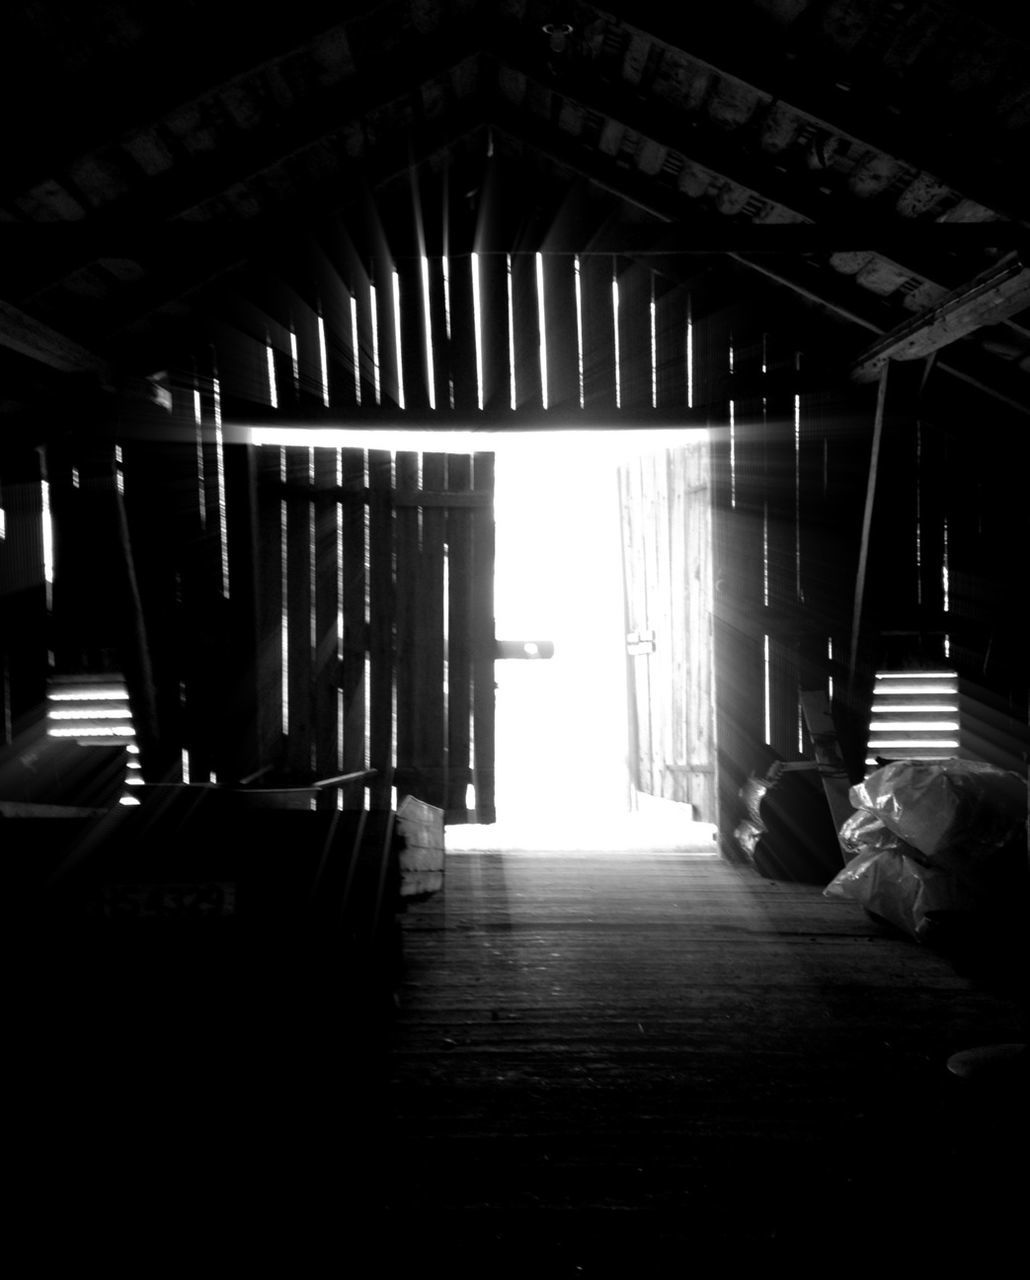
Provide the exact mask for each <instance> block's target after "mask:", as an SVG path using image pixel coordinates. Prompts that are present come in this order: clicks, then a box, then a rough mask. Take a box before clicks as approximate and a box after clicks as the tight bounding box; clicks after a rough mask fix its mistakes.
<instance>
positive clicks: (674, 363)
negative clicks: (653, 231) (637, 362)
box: [655, 281, 689, 409]
mask: <svg viewBox="0 0 1030 1280" xmlns="http://www.w3.org/2000/svg"><path fill="white" fill-rule="evenodd" d="M655 298H656V307H655V311H656V316H655V340H656V343H657V348H658V351H657V366H658V407H659V408H660V409H668V408H673V407H682V408H684V409H686V407H687V368H686V353H687V302H688V299H689V293H688V291H687V290H686V289H685V288H684V287H683V286H675V287H669V285H668V283H667V282H665V281H656V283H655Z"/></svg>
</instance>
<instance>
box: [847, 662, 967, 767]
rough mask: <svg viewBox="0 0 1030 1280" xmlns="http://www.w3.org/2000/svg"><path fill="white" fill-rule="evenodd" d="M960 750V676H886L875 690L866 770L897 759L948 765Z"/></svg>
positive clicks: (914, 673)
mask: <svg viewBox="0 0 1030 1280" xmlns="http://www.w3.org/2000/svg"><path fill="white" fill-rule="evenodd" d="M958 749H959V690H958V674H957V673H956V672H954V671H881V672H878V673H877V675H876V681H875V684H874V686H873V711H872V719H871V721H870V724H869V739H868V744H867V749H866V765H867V766H869V767H871V768H874V767H875V766H876V760H877V757H878V756H879V757H887V758H889V759H891V760H944V759H947V758H948V757H950V756H954V755H955V754H956V753H957V752H958Z"/></svg>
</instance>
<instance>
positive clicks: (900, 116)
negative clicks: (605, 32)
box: [573, 0, 1030, 219]
mask: <svg viewBox="0 0 1030 1280" xmlns="http://www.w3.org/2000/svg"><path fill="white" fill-rule="evenodd" d="M823 7H824V6H821V5H820V6H818V7H817V8H816V9H815V10H814V12H815V15H816V16H815V18H814V20H813V17H812V13H810V12H803V13H802V16H801V18H800V19H795V20H794V22H792V23H790V24H789V25H787V26H783V25H782V24H780V23H777V22H775V21H773V20H772V19H771V18H769V17H766V16H764V15H763V14H761V13H760V12H756V10H755V6H754V5H753V4H750V3H746V4H741V3H740V0H724V2H723V3H720V4H718V5H714V6H712V5H710V6H707V7H703V6H702V7H699V6H696V5H693V6H690V7H689V8H685V7H683V6H677V5H670V4H668V3H666V0H635V3H634V5H633V12H632V27H633V29H635V30H636V31H640V32H642V33H644V34H645V35H646V36H647V37H648V38H649V39H651V40H652V41H654V42H655V43H656V44H658V45H663V44H665V45H668V46H670V47H671V48H672V49H675V50H679V51H680V52H682V53H683V54H685V55H686V57H687V58H689V59H690V60H691V61H692V62H697V63H701V64H702V65H703V66H704V67H705V68H707V69H709V70H711V71H714V72H715V73H716V74H718V75H722V76H725V77H727V78H729V79H731V80H736V81H739V82H740V83H741V84H743V85H746V86H747V87H748V88H750V89H752V90H754V91H755V92H757V93H759V94H761V95H763V96H764V97H766V98H767V99H769V100H772V101H779V102H784V103H786V104H787V105H789V106H790V107H791V108H793V109H794V110H796V111H798V112H800V113H802V114H803V115H806V116H809V117H810V118H811V119H813V120H814V121H815V122H816V123H817V124H821V125H822V126H823V127H825V128H826V129H827V130H828V131H829V132H831V133H839V134H841V135H844V136H846V137H848V138H851V139H854V140H856V141H858V142H860V143H862V144H863V145H865V146H868V147H871V148H874V149H876V150H880V151H883V152H884V153H885V154H886V155H888V156H895V157H898V158H899V159H903V160H904V161H905V163H906V164H909V165H912V166H914V167H917V168H920V169H924V170H926V171H928V172H930V173H932V174H933V175H934V176H935V177H937V178H938V179H940V180H941V181H942V182H945V183H947V184H948V185H949V186H952V187H954V189H955V190H956V191H959V192H961V193H962V194H963V195H964V196H967V197H969V198H970V199H973V200H976V201H979V202H980V203H982V204H984V205H986V206H987V207H988V208H991V209H995V210H997V211H998V212H999V213H1001V214H1002V215H1003V216H1006V217H1011V218H1017V219H1018V218H1021V217H1026V216H1027V214H1028V212H1030V208H1028V201H1027V199H1026V197H1025V195H1024V196H1023V197H1022V198H1020V188H1019V186H1018V184H1017V183H1015V182H1013V181H1012V180H1011V178H1010V176H1009V173H1008V172H1007V171H1006V169H1005V168H1004V167H999V165H998V162H997V158H996V157H995V156H993V155H991V154H988V153H986V152H984V151H983V149H980V150H979V151H978V150H977V149H976V148H975V143H972V142H971V145H970V146H969V147H965V148H963V147H957V146H956V145H955V139H954V137H953V136H949V131H948V130H946V129H944V128H942V127H941V120H940V111H941V105H942V99H941V98H940V97H939V96H934V97H931V98H930V99H929V100H928V102H927V104H926V107H925V114H921V115H919V116H918V118H917V117H916V115H915V113H914V112H913V111H912V110H911V108H910V109H909V110H906V109H905V108H904V106H903V105H902V104H900V103H895V102H891V101H888V100H886V99H885V97H884V92H883V79H882V74H880V69H879V68H878V67H876V68H869V67H866V68H865V71H864V73H863V72H862V71H861V70H860V68H859V67H858V66H857V64H856V65H852V64H853V63H856V59H854V58H851V59H841V58H840V56H839V55H838V57H837V58H834V57H833V56H832V54H830V55H828V54H827V42H826V41H825V39H823V38H822V32H821V31H820V30H819V29H818V28H819V23H820V15H819V10H821V9H822V8H823ZM591 18H593V20H594V22H598V23H603V24H605V25H606V26H607V25H608V24H610V23H611V22H612V19H611V18H610V16H609V14H608V13H607V12H606V11H605V10H604V9H603V8H600V9H595V8H593V7H592V6H590V7H587V6H583V9H582V17H581V28H583V27H585V26H586V24H588V23H590V21H591ZM744 31H746V33H747V34H746V37H743V38H742V32H744ZM573 38H574V39H575V37H573ZM1009 38H1011V37H1009ZM849 67H850V71H849ZM852 71H853V72H855V73H856V74H851V72H852ZM961 123H962V124H963V125H964V126H965V127H966V128H967V129H968V130H969V135H970V138H971V139H975V136H976V127H975V125H974V124H973V123H972V122H970V121H969V120H968V118H967V117H963V118H962V120H961ZM982 127H983V128H985V129H988V128H996V127H997V121H996V119H995V118H994V116H993V115H992V114H991V110H990V105H989V104H988V105H987V106H986V109H985V110H984V118H983V121H982Z"/></svg>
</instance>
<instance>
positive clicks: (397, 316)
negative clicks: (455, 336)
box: [393, 271, 406, 409]
mask: <svg viewBox="0 0 1030 1280" xmlns="http://www.w3.org/2000/svg"><path fill="white" fill-rule="evenodd" d="M401 330H402V326H401V278H400V275H399V274H398V272H397V271H394V273H393V345H394V350H395V351H396V352H397V407H398V408H400V409H404V408H405V407H406V404H405V397H404V352H403V347H404V344H403V342H402V341H401Z"/></svg>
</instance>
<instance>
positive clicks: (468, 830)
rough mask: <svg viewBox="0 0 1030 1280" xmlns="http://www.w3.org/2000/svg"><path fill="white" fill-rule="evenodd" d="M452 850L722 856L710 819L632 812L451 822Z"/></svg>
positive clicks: (447, 836) (447, 840)
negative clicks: (460, 823)
mask: <svg viewBox="0 0 1030 1280" xmlns="http://www.w3.org/2000/svg"><path fill="white" fill-rule="evenodd" d="M445 848H446V851H447V853H448V854H451V853H608V852H610V853H675V854H691V855H694V856H697V857H710V858H718V857H720V856H721V855H720V852H719V833H718V830H717V828H716V827H715V826H714V825H713V824H712V823H710V822H694V821H683V820H676V821H672V820H670V819H669V817H668V816H666V815H664V814H662V815H652V814H645V813H628V814H624V815H616V816H614V817H610V816H602V817H596V816H592V815H589V814H588V815H571V816H570V815H560V816H557V817H556V816H551V815H548V816H546V817H540V816H537V815H533V816H529V817H524V818H502V819H501V820H500V821H498V822H495V823H491V824H490V825H475V824H471V825H467V826H449V827H447V828H446V832H445Z"/></svg>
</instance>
